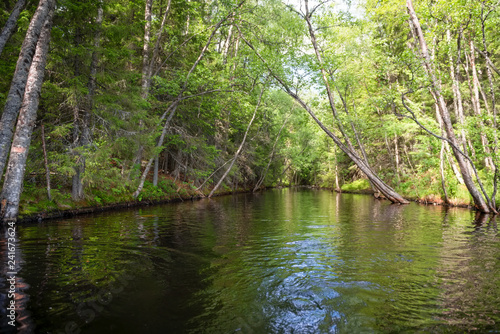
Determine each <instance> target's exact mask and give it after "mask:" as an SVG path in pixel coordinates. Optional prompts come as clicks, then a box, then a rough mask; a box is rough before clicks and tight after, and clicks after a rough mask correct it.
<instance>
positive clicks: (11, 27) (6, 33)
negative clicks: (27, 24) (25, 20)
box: [0, 0, 26, 55]
mask: <svg viewBox="0 0 500 334" xmlns="http://www.w3.org/2000/svg"><path fill="white" fill-rule="evenodd" d="M24 6H26V0H18V1H17V2H16V5H15V6H14V9H12V12H11V13H10V16H9V18H8V19H7V22H6V23H5V25H4V27H3V29H2V32H1V33H0V55H1V54H2V52H3V48H4V47H5V44H7V41H8V40H9V38H10V36H12V34H13V33H14V31H15V29H16V23H17V19H18V18H19V14H20V13H21V11H22V10H23V8H24Z"/></svg>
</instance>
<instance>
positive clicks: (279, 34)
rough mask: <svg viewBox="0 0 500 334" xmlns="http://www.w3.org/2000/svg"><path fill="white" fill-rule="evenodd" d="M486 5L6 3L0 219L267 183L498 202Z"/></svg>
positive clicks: (485, 204)
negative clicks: (0, 213)
mask: <svg viewBox="0 0 500 334" xmlns="http://www.w3.org/2000/svg"><path fill="white" fill-rule="evenodd" d="M498 6H499V3H498V1H491V0H448V1H429V0H423V1H420V0H415V1H411V0H407V1H406V2H405V1H402V0H398V1H396V0H390V1H376V0H361V1H359V2H357V3H354V2H335V1H324V2H317V1H307V0H300V1H294V2H286V1H285V2H282V1H278V0H265V1H254V0H243V1H238V2H237V1H196V0H188V1H177V0H100V1H90V0H79V1H75V0H57V1H56V0H40V1H24V0H18V1H13V0H5V1H3V2H1V3H0V25H1V26H2V33H1V35H0V52H1V54H0V73H1V76H0V106H1V109H2V111H3V113H2V118H1V120H0V168H2V170H3V172H2V183H3V190H2V193H1V206H2V217H3V218H4V219H15V218H16V217H17V216H18V213H19V208H20V212H21V213H23V214H30V213H34V212H39V211H50V210H54V209H67V208H72V207H81V206H88V205H102V204H108V203H116V202H125V201H132V200H139V201H140V200H159V199H166V198H175V197H182V196H185V195H190V196H196V195H208V196H212V195H213V194H214V193H216V192H225V191H235V190H243V189H246V190H254V191H257V190H258V189H260V188H262V187H266V186H280V185H314V186H322V187H330V188H334V189H337V190H339V191H340V190H343V191H351V190H360V189H361V190H370V191H371V192H373V193H375V194H376V195H377V196H382V197H385V198H387V199H389V200H391V201H392V202H395V203H406V202H407V200H408V199H420V200H423V201H434V202H444V203H448V204H471V205H474V206H475V207H476V208H477V209H478V210H479V211H482V212H497V210H498V209H497V208H498V206H499V202H498V201H497V199H496V192H497V182H498V179H499V174H498V172H497V170H498V168H497V166H498V162H499V160H498V154H497V153H498V124H497V122H498V120H497V104H498V103H497V100H498V94H497V91H498V87H499V85H498V79H499V75H500V71H499V69H498V68H499V67H500V59H499V56H500V40H498V38H497V33H496V27H498V24H499V23H500V22H499V15H498V14H499V9H498Z"/></svg>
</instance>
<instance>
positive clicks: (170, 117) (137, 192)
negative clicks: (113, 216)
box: [133, 0, 245, 198]
mask: <svg viewBox="0 0 500 334" xmlns="http://www.w3.org/2000/svg"><path fill="white" fill-rule="evenodd" d="M148 1H151V0H148ZM244 3H245V0H243V1H241V2H240V3H239V4H238V6H237V8H239V7H241V6H242V5H243V4H244ZM231 15H232V14H229V15H227V16H226V17H224V18H222V19H221V20H220V21H219V22H218V23H217V24H216V25H215V26H214V28H213V30H212V33H211V34H210V37H209V38H208V41H207V42H206V43H205V45H204V46H203V48H202V49H201V51H200V54H199V55H198V58H197V59H196V61H195V62H194V64H193V66H191V69H190V70H189V72H188V74H187V75H186V79H185V80H184V84H183V85H182V88H181V91H180V93H179V95H178V96H177V98H176V99H175V101H174V102H172V104H171V105H170V107H169V108H167V111H165V113H164V114H163V115H162V117H161V118H160V122H161V121H162V120H163V119H164V118H165V117H166V115H167V113H168V111H170V110H171V112H170V115H169V116H168V119H167V120H166V122H165V125H164V126H163V131H162V133H161V136H160V139H159V140H158V144H157V145H156V147H161V146H162V145H163V140H164V138H165V135H166V133H167V129H168V124H169V123H170V120H171V119H172V117H173V116H174V113H175V110H176V109H177V106H178V105H179V103H180V102H181V101H182V100H183V99H186V98H187V97H184V96H183V95H184V92H185V91H186V89H187V85H188V82H189V78H190V76H191V74H192V73H193V71H194V70H195V69H196V67H197V66H198V64H199V63H200V61H201V59H202V58H203V56H204V55H205V52H206V51H207V50H208V47H209V46H210V44H211V43H212V39H213V37H214V36H215V34H216V32H217V31H218V30H219V28H220V26H221V25H222V24H223V23H224V22H225V21H226V20H227V19H228V18H229V17H230V16H231ZM192 96H195V95H192ZM153 160H154V157H153V158H151V159H149V161H148V163H147V165H146V168H145V169H144V172H143V173H142V176H141V179H140V181H139V186H138V187H137V190H136V191H135V192H134V194H133V196H134V198H137V197H138V196H139V194H140V192H141V191H142V188H144V182H145V181H146V177H147V174H148V173H149V170H150V169H151V165H152V164H153ZM139 162H140V161H139Z"/></svg>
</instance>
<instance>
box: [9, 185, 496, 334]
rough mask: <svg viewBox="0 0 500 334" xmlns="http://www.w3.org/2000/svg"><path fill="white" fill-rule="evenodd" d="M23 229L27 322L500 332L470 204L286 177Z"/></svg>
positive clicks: (485, 229) (482, 227) (485, 233)
mask: <svg viewBox="0 0 500 334" xmlns="http://www.w3.org/2000/svg"><path fill="white" fill-rule="evenodd" d="M18 235H19V237H20V242H19V252H18V257H20V259H19V260H20V261H21V262H20V263H21V264H20V266H21V268H20V271H19V277H20V278H21V280H22V281H21V283H20V286H19V288H20V291H19V292H20V293H19V295H18V298H19V300H20V301H22V302H20V303H19V305H20V306H21V309H20V310H19V313H20V314H21V315H22V316H20V317H19V318H18V320H19V324H18V328H21V326H24V327H22V328H24V332H36V333H78V332H79V331H81V333H404V332H407V333H414V332H426V333H427V332H431V333H456V332H464V331H471V330H477V331H478V332H487V331H490V332H500V314H499V310H500V275H499V269H500V244H499V236H498V229H497V223H496V221H495V219H492V218H491V217H488V216H483V217H481V216H478V217H475V216H474V214H473V213H472V212H470V211H467V210H463V209H450V210H446V209H445V208H442V207H424V206H418V205H415V204H411V205H408V206H395V205H390V204H389V203H387V202H383V201H377V200H373V199H372V198H371V197H369V196H360V195H345V194H343V195H337V194H332V193H330V192H327V191H312V190H296V189H295V190H294V189H292V190H290V189H284V190H273V191H268V192H265V193H263V194H258V195H248V194H247V195H238V196H229V197H222V198H216V199H212V200H202V201H196V202H188V203H187V202H186V203H179V204H170V205H165V206H158V207H152V208H146V209H138V210H130V211H122V212H114V213H108V214H103V215H96V216H92V217H80V218H76V219H71V220H63V221H51V222H46V223H42V224H38V225H28V226H22V227H20V228H19V231H18ZM1 242H3V244H2V243H0V247H1V249H2V252H3V253H4V251H5V245H4V244H5V242H4V240H3V239H2V241H1ZM4 257H5V256H4V255H2V263H1V264H0V265H2V266H4V265H5V261H3V260H4V259H3V258H4ZM3 270H4V271H3V272H5V268H4V269H3ZM1 283H2V284H1V285H0V289H1V290H0V291H2V293H3V294H4V293H5V280H4V279H2V282H1ZM0 301H1V302H2V303H4V302H5V296H4V295H2V296H1V297H0ZM3 305H5V304H3ZM2 309H3V308H2ZM4 319H5V318H4V317H3V316H2V320H1V321H4ZM2 326H3V327H1V328H0V329H2V330H3V331H6V330H7V329H8V328H9V326H7V325H6V324H5V322H2Z"/></svg>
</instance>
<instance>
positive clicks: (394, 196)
mask: <svg viewBox="0 0 500 334" xmlns="http://www.w3.org/2000/svg"><path fill="white" fill-rule="evenodd" d="M240 36H241V38H242V39H243V41H244V42H245V43H246V44H247V45H248V47H250V48H251V49H252V50H253V51H254V52H255V54H256V55H257V56H258V58H259V59H260V60H261V61H262V62H263V63H264V64H265V65H266V67H267V69H268V70H269V72H270V73H271V75H272V76H273V77H274V79H275V80H276V81H278V82H279V83H280V85H281V86H282V88H283V89H284V90H285V92H286V93H287V94H288V95H290V96H291V97H292V98H294V99H295V101H296V102H297V103H298V104H299V105H300V106H301V107H302V108H303V109H304V110H306V111H307V112H308V113H309V115H310V116H311V117H312V119H314V121H315V122H316V123H317V124H318V126H319V127H320V128H321V129H322V130H323V131H324V132H325V133H326V134H327V135H328V136H329V137H330V138H331V139H332V140H333V142H334V143H335V144H336V145H337V146H338V147H339V148H340V149H341V150H342V151H343V152H344V153H345V154H347V156H348V157H349V158H350V159H351V160H352V162H354V163H355V164H356V165H357V166H358V167H359V169H361V171H362V172H363V173H365V175H366V177H367V178H368V179H369V180H370V182H372V183H373V185H374V186H375V187H377V188H378V189H379V190H380V192H381V193H382V194H383V195H384V196H385V197H386V198H387V199H388V200H390V201H391V202H393V203H399V204H408V203H409V202H408V201H407V200H406V199H404V198H403V197H402V196H401V195H400V194H398V193H397V192H396V191H395V190H394V189H392V188H391V187H389V186H388V185H387V184H386V183H384V181H382V180H381V179H380V178H379V177H378V175H377V174H375V173H374V172H373V171H372V170H371V169H370V168H369V167H368V166H367V165H366V163H365V162H364V161H363V159H361V158H359V156H358V155H357V154H356V153H355V152H353V150H351V149H350V148H348V147H346V146H345V145H344V144H343V143H342V141H341V140H340V139H339V138H338V137H337V136H336V135H335V134H333V132H331V131H330V130H329V129H328V128H327V127H326V126H325V125H324V124H323V123H322V122H321V121H320V120H319V119H318V118H317V117H316V115H315V114H314V112H313V111H312V110H311V108H310V107H309V105H308V104H306V103H305V102H304V101H303V100H302V99H301V98H300V97H299V96H298V95H297V94H296V93H295V92H293V91H292V90H291V89H290V87H288V85H287V84H286V83H285V82H284V81H283V80H282V79H281V78H280V77H279V76H278V75H276V74H275V73H274V71H273V70H272V69H271V68H270V67H269V65H268V64H267V62H266V61H265V59H264V58H263V57H262V56H261V55H260V53H259V52H258V51H257V50H256V49H255V48H254V47H253V45H252V44H251V43H250V42H249V41H248V40H246V38H244V37H243V35H242V34H241V31H240ZM350 146H351V147H352V145H350Z"/></svg>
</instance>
